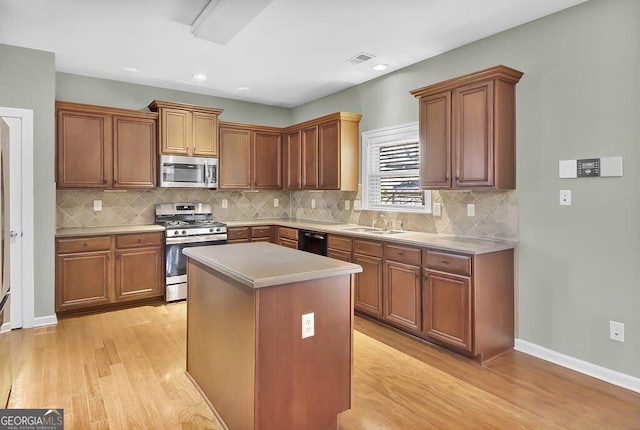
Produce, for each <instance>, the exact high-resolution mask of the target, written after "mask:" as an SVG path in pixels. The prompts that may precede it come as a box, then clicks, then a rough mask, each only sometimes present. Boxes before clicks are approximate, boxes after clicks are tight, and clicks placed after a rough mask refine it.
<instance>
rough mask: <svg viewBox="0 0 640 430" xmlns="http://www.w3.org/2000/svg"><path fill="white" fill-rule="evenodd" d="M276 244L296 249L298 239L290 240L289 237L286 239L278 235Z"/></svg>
mask: <svg viewBox="0 0 640 430" xmlns="http://www.w3.org/2000/svg"><path fill="white" fill-rule="evenodd" d="M278 245H280V246H284V247H287V248H291V249H298V241H297V240H291V239H287V238H284V237H279V238H278Z"/></svg>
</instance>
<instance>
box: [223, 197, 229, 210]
mask: <svg viewBox="0 0 640 430" xmlns="http://www.w3.org/2000/svg"><path fill="white" fill-rule="evenodd" d="M228 207H229V200H227V199H222V209H227V208H228Z"/></svg>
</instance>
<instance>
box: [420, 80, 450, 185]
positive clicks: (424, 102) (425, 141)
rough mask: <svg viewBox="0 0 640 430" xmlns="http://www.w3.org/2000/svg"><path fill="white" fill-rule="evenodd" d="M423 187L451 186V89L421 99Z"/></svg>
mask: <svg viewBox="0 0 640 430" xmlns="http://www.w3.org/2000/svg"><path fill="white" fill-rule="evenodd" d="M420 159H421V160H422V163H421V164H420V187H422V188H426V189H438V188H450V187H451V179H452V178H451V92H450V91H446V92H444V93H441V94H436V95H433V96H429V97H423V98H421V99H420Z"/></svg>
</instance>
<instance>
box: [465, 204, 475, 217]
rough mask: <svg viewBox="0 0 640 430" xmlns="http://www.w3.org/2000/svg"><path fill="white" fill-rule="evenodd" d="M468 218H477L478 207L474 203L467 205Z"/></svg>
mask: <svg viewBox="0 0 640 430" xmlns="http://www.w3.org/2000/svg"><path fill="white" fill-rule="evenodd" d="M467 216H476V205H474V204H473V203H469V204H468V205H467Z"/></svg>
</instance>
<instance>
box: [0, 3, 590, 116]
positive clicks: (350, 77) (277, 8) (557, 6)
mask: <svg viewBox="0 0 640 430" xmlns="http://www.w3.org/2000/svg"><path fill="white" fill-rule="evenodd" d="M223 1H235V2H237V1H245V2H249V1H250V0H223ZM584 1H585V0H482V1H479V0H322V1H320V0H315V1H314V0H273V1H272V2H271V3H270V4H268V5H267V6H266V8H264V9H263V10H262V11H261V12H260V13H258V15H257V16H255V18H253V19H252V20H251V21H250V22H249V23H248V24H247V25H246V26H244V28H242V29H241V30H240V31H239V33H238V34H237V35H236V36H235V37H233V38H232V39H231V40H230V41H229V42H228V43H227V44H226V45H219V44H216V43H213V42H208V41H206V40H203V39H198V38H196V37H194V36H193V35H192V33H191V24H192V23H193V22H194V20H195V19H196V18H197V17H198V15H199V14H200V12H201V11H202V10H203V9H204V8H205V7H206V6H207V4H208V3H209V0H108V1H104V0H0V43H4V44H8V45H16V46H23V47H28V48H34V49H40V50H45V51H51V52H55V54H56V69H57V70H58V71H61V72H68V73H75V74H80V75H87V76H95V77H100V78H107V79H115V80H120V81H126V82H133V83H140V84H146V85H153V86H159V87H164V88H172V89H179V90H185V91H191V92H195V93H201V94H209V95H214V96H220V97H228V98H233V99H240V100H247V101H252V102H258V103H266V104H270V105H276V106H283V107H294V106H297V105H300V104H302V103H305V102H308V101H311V100H314V99H317V98H319V97H322V96H325V95H328V94H331V93H334V92H337V91H339V90H342V89H345V88H348V87H350V86H353V85H357V84H359V83H362V82H365V81H368V80H370V79H374V78H376V77H378V76H381V75H383V74H385V73H389V72H392V71H394V70H397V69H400V68H402V67H405V66H408V65H410V64H413V63H416V62H418V61H421V60H424V59H426V58H429V57H432V56H435V55H437V54H440V53H442V52H445V51H448V50H451V49H453V48H456V47H458V46H462V45H465V44H467V43H469V42H472V41H475V40H478V39H481V38H483V37H486V36H489V35H491V34H495V33H498V32H500V31H503V30H506V29H508V28H512V27H515V26H517V25H520V24H523V23H525V22H529V21H532V20H534V19H537V18H540V17H542V16H545V15H548V14H551V13H554V12H556V11H559V10H562V9H565V8H567V7H570V6H573V5H576V4H579V3H583V2H584ZM361 52H364V53H367V54H372V55H375V56H376V57H375V58H373V59H372V60H370V61H368V62H365V63H362V64H359V65H355V66H354V65H351V64H349V63H348V62H346V60H347V59H349V58H351V57H353V56H354V55H357V54H359V53H361ZM1 60H2V59H0V61H1ZM377 63H386V64H388V65H389V68H388V69H387V70H386V71H383V72H381V71H375V70H373V69H372V66H373V65H374V64H377ZM125 67H127V68H135V69H138V70H139V71H138V72H132V71H128V70H125V69H124V68H125ZM196 73H204V74H205V75H207V76H208V79H207V80H206V81H204V82H197V81H195V80H194V79H193V78H192V76H193V75H194V74H196ZM238 87H249V88H250V89H249V90H244V91H240V90H238V89H237V88H238Z"/></svg>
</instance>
